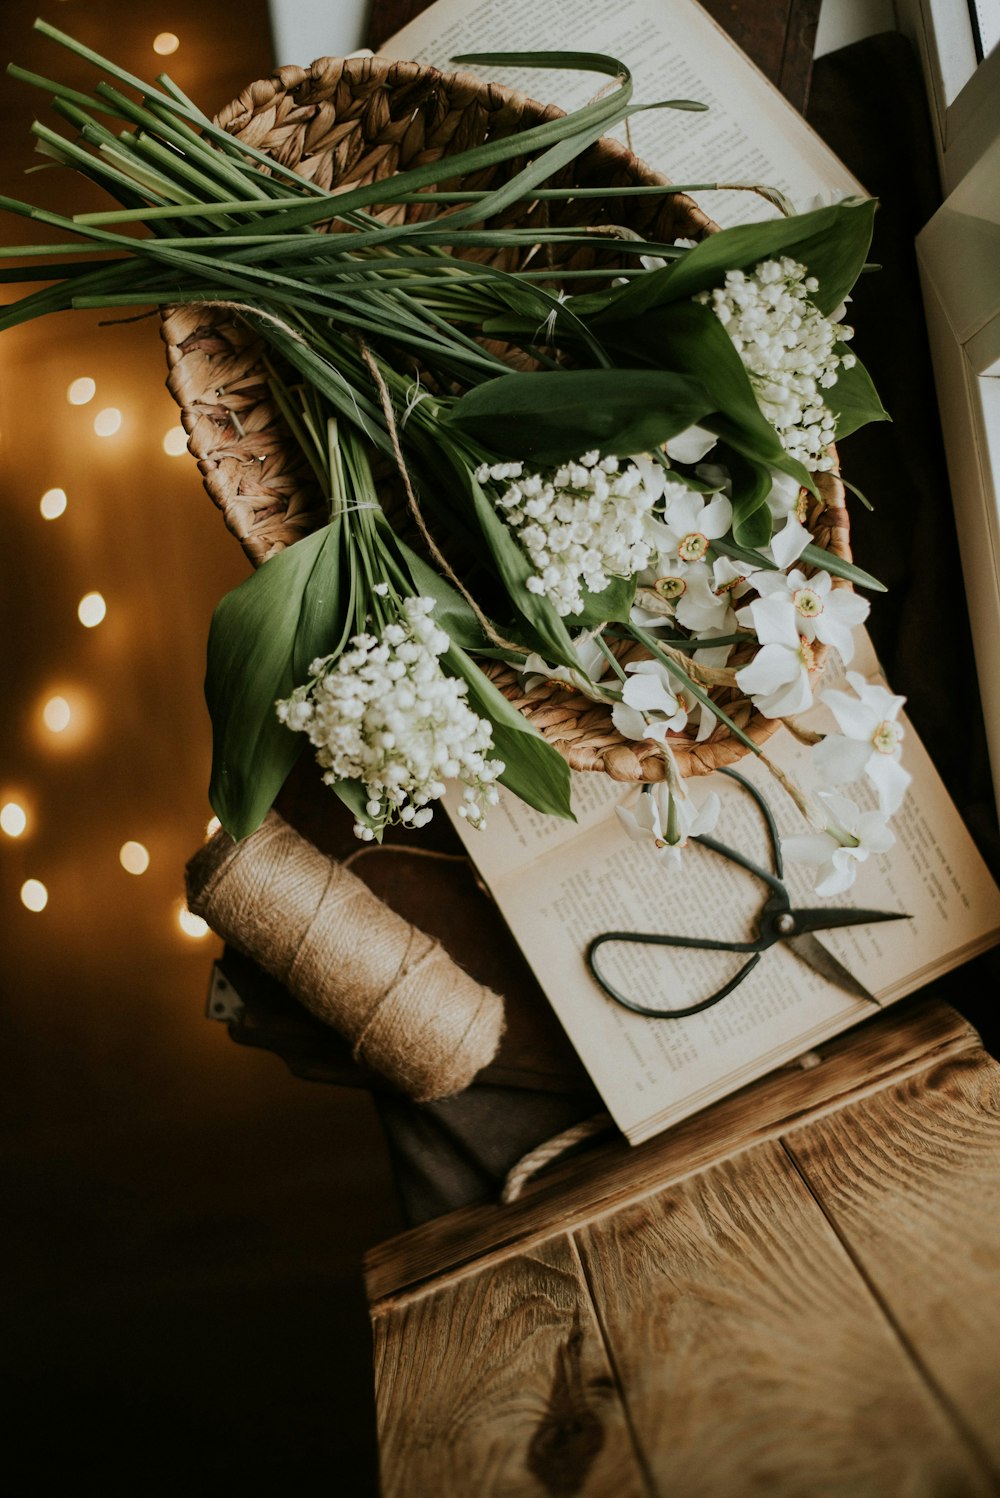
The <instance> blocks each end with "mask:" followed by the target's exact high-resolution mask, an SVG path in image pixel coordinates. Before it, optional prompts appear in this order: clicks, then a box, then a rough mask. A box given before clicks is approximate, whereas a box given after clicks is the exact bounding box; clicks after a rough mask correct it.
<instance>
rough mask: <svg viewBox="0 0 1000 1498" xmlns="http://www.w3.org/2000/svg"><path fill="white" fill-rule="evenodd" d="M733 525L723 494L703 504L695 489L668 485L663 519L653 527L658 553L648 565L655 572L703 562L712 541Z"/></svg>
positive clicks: (703, 501) (730, 506)
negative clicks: (679, 565) (655, 570)
mask: <svg viewBox="0 0 1000 1498" xmlns="http://www.w3.org/2000/svg"><path fill="white" fill-rule="evenodd" d="M732 523H733V507H732V504H731V503H730V501H729V500H728V499H727V498H726V496H725V495H724V494H716V495H714V496H713V497H712V499H710V500H709V501H708V502H707V503H706V502H705V500H704V499H703V498H702V496H701V495H700V494H699V493H698V492H697V490H695V489H688V488H686V487H682V486H681V485H680V484H671V485H668V489H667V503H666V509H665V511H664V515H663V520H662V522H661V523H660V524H658V525H657V528H656V535H657V541H658V553H657V555H656V556H655V557H654V558H652V559H651V562H650V565H651V566H652V567H654V568H656V569H658V570H665V569H667V568H675V567H676V566H677V564H678V563H681V564H683V565H690V564H691V563H693V562H701V561H703V560H704V558H705V556H706V554H707V552H708V549H709V547H710V545H711V544H712V542H713V541H718V540H719V538H720V537H721V536H724V535H725V534H726V532H727V531H728V530H729V527H730V526H731V525H732Z"/></svg>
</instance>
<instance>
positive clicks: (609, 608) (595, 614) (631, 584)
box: [566, 577, 635, 629]
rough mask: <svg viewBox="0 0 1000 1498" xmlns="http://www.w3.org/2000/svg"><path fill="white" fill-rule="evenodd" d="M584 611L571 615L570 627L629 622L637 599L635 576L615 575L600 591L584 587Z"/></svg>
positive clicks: (569, 618) (568, 619) (580, 627)
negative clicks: (596, 591) (594, 591)
mask: <svg viewBox="0 0 1000 1498" xmlns="http://www.w3.org/2000/svg"><path fill="white" fill-rule="evenodd" d="M582 592H583V603H584V606H583V611H582V612H581V613H579V614H572V615H570V616H569V617H568V618H567V620H566V623H567V625H568V626H569V628H570V629H592V628H593V627H594V625H595V624H627V623H628V621H629V614H630V612H631V609H632V604H633V602H634V601H635V578H634V577H615V578H612V580H611V582H610V583H609V584H608V586H607V587H606V588H603V589H602V590H601V592H600V593H591V591H590V589H589V588H583V589H582Z"/></svg>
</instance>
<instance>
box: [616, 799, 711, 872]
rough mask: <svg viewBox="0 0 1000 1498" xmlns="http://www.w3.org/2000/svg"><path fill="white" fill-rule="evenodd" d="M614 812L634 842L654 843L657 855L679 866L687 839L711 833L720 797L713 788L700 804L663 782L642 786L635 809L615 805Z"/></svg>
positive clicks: (653, 846) (664, 860) (666, 861)
mask: <svg viewBox="0 0 1000 1498" xmlns="http://www.w3.org/2000/svg"><path fill="white" fill-rule="evenodd" d="M615 812H616V814H617V816H618V820H619V821H620V822H621V824H622V826H623V827H624V829H625V831H626V833H627V834H628V836H629V837H630V838H631V839H632V841H633V842H638V843H646V844H647V846H648V845H652V848H653V851H654V853H655V854H656V856H657V858H659V859H661V860H662V861H663V862H665V863H669V864H671V865H673V866H674V867H676V868H680V866H681V849H682V848H683V847H684V846H685V845H686V843H687V841H688V838H691V837H698V836H699V835H700V834H702V833H708V832H711V831H712V830H713V828H714V827H715V824H716V822H717V821H718V820H719V798H718V796H717V795H716V794H715V792H714V791H712V792H710V793H709V794H708V795H707V796H706V797H705V799H704V801H702V802H701V803H700V804H699V803H698V802H697V801H695V799H694V797H693V796H683V797H682V796H678V795H677V794H676V793H675V792H674V791H672V790H671V789H670V787H669V786H668V785H667V784H666V783H662V782H661V783H660V784H658V785H647V786H644V787H643V789H642V792H641V794H640V796H639V800H638V802H637V803H636V806H635V809H634V810H632V811H630V810H628V809H627V808H626V807H624V806H616V807H615Z"/></svg>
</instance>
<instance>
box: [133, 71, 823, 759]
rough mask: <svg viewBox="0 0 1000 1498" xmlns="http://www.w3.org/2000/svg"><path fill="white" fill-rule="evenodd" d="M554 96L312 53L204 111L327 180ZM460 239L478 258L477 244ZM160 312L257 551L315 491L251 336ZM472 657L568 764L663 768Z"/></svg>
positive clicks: (562, 259)
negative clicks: (307, 61)
mask: <svg viewBox="0 0 1000 1498" xmlns="http://www.w3.org/2000/svg"><path fill="white" fill-rule="evenodd" d="M561 112H562V111H561V110H559V109H558V108H556V107H555V106H552V105H549V106H543V105H540V104H537V103H535V102H534V101H533V100H531V99H528V98H527V97H525V96H524V95H523V94H518V93H515V92H513V91H511V90H509V89H504V88H500V87H498V86H497V85H495V84H491V83H486V84H484V83H482V82H481V81H480V80H479V79H478V78H474V77H472V76H471V75H469V74H467V73H441V72H438V71H437V70H436V69H434V68H429V67H424V66H421V65H418V64H417V63H409V62H383V61H380V60H379V59H377V58H363V59H340V58H321V59H319V60H318V61H317V62H314V63H313V64H312V66H311V67H310V68H297V67H284V68H279V69H278V71H277V72H276V73H274V74H273V75H272V76H271V77H270V78H265V79H262V80H261V81H260V82H258V83H254V84H252V85H251V86H250V87H249V88H248V89H245V90H244V92H243V93H242V94H241V95H240V97H239V98H238V99H236V100H234V101H233V103H231V104H230V105H228V106H227V107H226V108H225V109H224V110H223V111H222V113H221V114H220V115H219V117H218V123H219V124H221V125H222V126H224V128H225V129H226V130H228V131H229V132H230V133H231V134H232V135H234V136H235V137H236V138H237V139H238V140H244V141H247V142H248V143H249V144H251V145H253V146H256V147H257V148H258V149H261V150H264V151H266V152H268V153H269V154H270V155H271V156H273V157H274V158H275V159H276V160H277V161H279V162H281V163H282V164H283V165H285V166H288V167H292V168H294V169H295V171H297V172H298V173H299V174H300V175H302V176H303V177H306V178H308V179H310V180H311V181H313V182H315V183H317V184H318V185H320V186H322V187H323V188H328V189H335V188H337V187H344V186H358V185H361V184H364V183H367V182H371V181H377V180H380V179H382V178H385V177H389V176H391V175H392V174H393V173H395V172H397V171H400V170H404V169H405V168H407V167H411V166H416V165H420V164H423V163H426V162H429V161H434V160H436V159H438V158H440V157H441V156H444V155H447V154H448V153H449V152H455V151H462V150H466V149H468V148H470V147H472V146H475V145H478V144H480V143H482V142H483V141H484V140H486V139H496V138H498V137H502V136H507V135H510V134H511V133H512V132H514V131H518V130H522V129H524V128H527V127H528V126H531V125H535V124H538V123H540V122H541V121H543V120H547V119H552V118H554V117H556V116H558V115H559V114H560V113H561ZM522 165H523V159H515V160H513V161H507V162H503V163H501V164H500V165H498V166H495V167H492V168H490V169H488V170H484V171H480V172H477V173H475V174H474V175H471V176H469V177H467V178H465V179H464V184H463V185H464V186H466V187H470V188H476V189H486V188H490V187H494V186H498V185H499V184H500V183H501V182H503V181H505V180H506V179H507V178H508V177H509V176H511V175H512V174H513V173H514V172H516V171H517V170H519V169H520V167H521V166H522ZM665 180H667V179H665V178H663V177H661V176H659V175H657V174H656V173H654V172H652V171H650V169H649V168H648V167H646V166H645V165H644V164H643V163H642V162H640V161H639V160H638V159H637V158H636V157H635V156H633V155H632V153H631V152H630V151H628V150H627V149H626V148H625V147H624V146H622V145H620V144H619V143H618V142H616V141H613V140H608V139H605V140H601V141H599V142H598V143H597V144H596V145H594V146H592V147H591V148H590V149H589V150H587V151H586V152H585V153H584V154H583V155H582V156H580V157H578V158H577V159H576V160H575V161H574V162H572V163H571V164H570V165H569V166H568V167H567V168H565V169H564V170H563V171H562V172H561V173H560V174H559V175H558V176H557V177H555V178H553V185H556V186H587V185H601V186H630V185H633V184H640V183H652V182H664V181H665ZM450 185H452V184H448V183H443V184H442V187H444V186H450ZM433 211H434V210H433V207H432V206H429V207H427V208H424V207H423V205H396V206H394V207H391V208H389V209H386V210H385V211H384V212H382V213H380V215H379V216H380V217H381V218H383V219H384V220H385V221H386V222H390V223H391V222H396V221H398V220H400V219H401V218H403V216H404V215H406V216H412V217H413V218H419V217H422V216H426V215H428V214H430V213H432V212H433ZM543 215H544V218H543ZM493 222H494V223H495V224H496V225H497V226H500V225H502V224H504V223H508V224H512V223H515V222H516V223H517V224H518V225H519V226H521V227H525V226H529V225H530V224H532V223H536V224H539V225H541V224H542V223H543V222H544V223H545V224H547V225H549V226H552V225H557V224H578V223H581V222H583V223H587V224H592V225H599V224H601V223H607V224H626V225H628V226H629V227H631V228H633V229H635V230H636V231H637V232H639V233H640V234H642V235H643V236H644V237H645V238H648V239H651V240H658V241H661V242H664V241H666V242H669V241H672V240H675V239H679V238H688V239H701V238H703V237H704V236H705V235H706V234H709V233H712V232H713V230H714V229H715V225H714V224H713V223H712V222H711V220H710V219H709V218H708V217H707V216H706V215H705V214H704V213H703V212H702V211H701V210H700V209H699V208H698V207H697V205H696V204H695V203H694V202H693V201H692V200H691V199H690V198H688V197H687V196H686V195H684V194H670V195H668V196H664V197H658V196H652V195H651V196H650V197H638V198H621V199H616V198H613V197H609V198H601V199H589V200H584V201H583V202H580V201H576V202H574V201H573V200H572V199H566V200H555V201H545V202H542V203H534V204H532V205H531V206H530V207H529V208H528V209H527V211H526V210H525V206H524V205H523V204H515V205H513V206H512V207H511V208H510V209H509V210H508V211H507V212H506V213H505V214H504V215H501V216H500V217H499V218H497V219H496V220H494V221H493ZM609 243H611V241H609ZM528 252H529V251H528V250H527V249H526V248H524V247H519V248H508V249H505V250H503V251H502V252H500V253H499V254H498V255H495V256H494V257H493V258H494V260H495V262H496V263H497V264H499V265H501V266H502V267H503V268H504V269H508V270H510V269H516V268H517V265H518V263H519V257H520V256H523V255H525V254H527V253H528ZM546 253H547V257H548V258H547V260H546V264H547V265H549V266H551V267H553V268H555V269H559V268H562V269H567V270H568V269H574V270H577V269H587V268H591V267H593V266H594V265H596V264H597V263H598V260H597V256H598V254H599V255H600V257H601V258H600V265H601V267H602V268H604V267H606V268H607V269H608V272H609V274H611V273H613V271H614V269H615V268H616V265H617V264H618V263H619V262H617V261H616V260H615V257H614V251H613V249H610V250H609V251H607V252H604V251H595V250H593V249H589V248H588V249H580V248H575V247H574V246H573V245H552V246H547V247H546ZM470 254H472V255H475V256H476V257H477V258H484V257H485V256H486V254H488V252H486V251H482V252H476V251H473V252H470ZM161 326H162V334H163V338H164V341H165V343H166V345H167V358H168V363H169V367H170V373H169V380H168V385H169V389H170V392H171V394H172V395H173V397H174V399H175V400H176V401H177V404H178V405H179V406H180V408H181V413H182V420H183V423H184V427H185V429H186V431H187V433H188V438H189V441H188V446H189V448H190V450H191V452H192V453H193V454H194V455H195V457H196V458H197V459H198V465H199V468H200V470H201V474H202V478H203V480H204V484H205V488H206V489H207V491H208V493H209V495H210V497H211V498H212V499H213V500H214V502H215V503H216V504H217V505H218V506H219V508H220V509H221V510H222V512H223V515H224V517H225V521H226V524H227V525H228V526H229V528H230V530H232V531H233V533H234V534H235V535H236V536H237V537H238V538H239V540H240V542H241V543H242V545H243V548H244V550H245V551H246V553H247V555H248V557H249V558H250V560H251V562H252V563H253V564H254V566H257V565H259V564H260V563H261V562H263V561H265V560H266V559H267V558H268V557H269V556H271V555H273V554H274V553H275V552H276V551H280V550H282V549H283V548H284V547H285V546H288V545H291V544H292V543H293V542H295V541H297V540H298V539H299V538H300V537H302V536H305V535H308V534H309V533H310V532H311V531H313V530H316V529H317V528H318V527H320V526H322V525H324V524H325V523H326V521H327V518H328V515H327V508H326V503H325V499H324V496H323V495H322V494H321V493H320V491H319V489H318V488H317V485H316V482H315V479H314V477H313V475H312V473H311V471H310V470H309V469H308V467H307V465H306V462H305V460H304V458H303V457H302V455H301V453H300V451H299V449H298V446H297V444H296V443H295V442H294V440H293V439H292V437H291V436H290V434H289V433H288V432H287V430H286V428H285V425H284V422H283V419H282V418H281V416H280V414H279V413H278V411H277V409H276V407H275V405H274V403H273V401H272V399H271V396H270V393H269V391H268V388H267V383H266V377H265V375H264V372H263V349H262V346H261V343H260V340H259V339H258V338H257V337H256V335H255V334H254V333H253V332H252V331H250V330H249V329H248V327H247V325H246V324H245V323H244V322H243V321H242V320H241V319H240V318H239V316H238V314H235V313H233V312H232V311H229V310H227V309H225V308H223V307H204V306H193V305H187V306H181V307H176V308H171V309H169V310H168V311H167V312H166V313H165V314H164V317H163V321H162V325H161ZM818 486H819V487H820V490H821V494H822V503H821V504H816V503H815V502H813V506H812V513H811V516H810V520H809V524H810V528H811V529H812V530H813V532H814V534H815V537H816V541H817V543H818V544H819V545H821V546H824V547H827V548H828V549H829V550H831V551H833V552H835V553H836V554H837V555H838V556H841V557H843V558H845V559H847V560H849V559H850V547H849V540H848V520H847V512H846V510H845V508H844V491H843V487H842V485H841V484H840V483H839V481H838V480H837V479H836V478H834V477H833V476H832V475H830V474H823V475H820V476H819V480H818ZM841 585H842V586H848V585H847V584H841ZM487 669H488V670H489V672H490V675H491V676H493V678H494V680H495V681H496V682H497V685H498V686H500V688H501V689H502V690H503V691H504V693H505V695H506V696H507V697H509V698H510V699H511V701H513V702H514V703H515V704H516V706H517V707H518V708H519V710H520V711H521V712H522V713H523V714H524V715H525V716H526V717H527V718H529V719H530V720H531V722H532V723H533V724H534V725H535V726H536V727H538V728H539V729H540V730H541V731H542V733H544V735H545V737H546V738H547V739H548V740H549V741H550V742H551V743H552V744H554V745H555V747H556V748H557V749H558V750H559V751H560V752H561V753H562V754H563V755H564V756H565V758H566V759H567V760H568V761H569V763H570V765H571V767H572V768H573V769H576V770H603V771H605V772H606V773H607V774H609V775H610V776H612V778H614V779H616V780H621V781H634V782H641V781H656V780H660V779H662V778H663V776H664V768H665V767H664V761H663V757H662V754H661V753H660V750H659V747H658V746H657V745H656V744H655V743H652V742H650V741H643V742H636V741H633V740H627V739H623V738H622V737H621V736H620V735H619V734H618V733H617V732H616V730H615V729H614V727H613V726H612V723H611V717H610V712H609V710H608V709H607V708H606V707H602V706H599V705H597V704H595V703H593V702H592V701H590V700H589V699H587V698H585V697H583V696H580V695H578V694H576V693H574V692H572V691H570V690H569V689H567V688H566V687H565V686H561V685H559V684H557V683H546V684H544V685H543V686H540V687H538V688H536V689H535V690H534V691H532V692H530V693H525V692H524V691H523V689H522V686H521V678H520V677H519V676H518V675H517V673H516V672H515V671H513V670H512V669H510V668H507V667H504V666H500V665H497V666H490V667H488V668H487ZM719 701H720V704H721V705H722V706H723V707H724V708H725V709H726V711H727V712H728V713H729V715H730V717H731V718H732V719H733V721H734V722H735V723H737V725H738V726H739V727H740V728H741V729H743V730H744V732H746V733H747V734H748V735H749V736H750V737H751V738H753V740H754V741H755V742H757V743H759V744H762V743H763V742H764V741H765V740H766V739H767V738H769V737H770V735H771V734H772V733H773V732H774V731H775V729H776V728H777V726H778V724H777V722H776V721H775V720H771V719H767V718H763V717H762V716H761V715H760V714H759V713H757V712H756V711H754V710H753V709H752V708H751V706H750V704H749V703H748V702H746V701H745V700H743V699H740V698H739V696H738V694H737V693H736V692H735V691H734V692H732V693H731V694H730V700H729V701H728V702H727V700H726V698H725V696H723V697H721V698H719ZM670 742H671V746H672V748H673V749H674V751H675V754H676V757H677V760H678V764H679V767H680V769H681V771H682V773H684V774H705V773H707V772H709V771H711V770H714V769H717V768H719V767H720V766H722V765H726V764H730V763H732V762H733V761H735V760H738V759H740V758H741V757H742V756H743V755H744V754H745V753H746V749H745V747H744V746H743V745H742V744H741V743H740V742H739V740H738V739H736V738H735V737H733V735H732V734H731V733H730V731H729V730H728V729H727V728H725V727H724V726H717V728H716V729H715V731H714V732H713V733H712V735H711V736H710V737H709V738H708V739H706V740H705V741H704V742H703V743H701V744H695V743H694V742H693V740H690V739H687V738H685V737H683V736H673V735H672V736H671V741H670Z"/></svg>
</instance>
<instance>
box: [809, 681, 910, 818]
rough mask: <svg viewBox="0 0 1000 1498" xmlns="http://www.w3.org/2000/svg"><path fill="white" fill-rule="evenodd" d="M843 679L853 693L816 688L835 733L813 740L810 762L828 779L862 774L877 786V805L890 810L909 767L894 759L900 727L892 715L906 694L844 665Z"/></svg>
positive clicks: (896, 804)
mask: <svg viewBox="0 0 1000 1498" xmlns="http://www.w3.org/2000/svg"><path fill="white" fill-rule="evenodd" d="M847 680H848V683H849V684H850V686H851V687H853V689H854V691H855V693H856V696H853V697H852V696H851V695H850V693H848V692H835V691H832V690H831V691H828V692H823V693H822V694H821V696H822V699H823V701H824V702H825V703H826V704H827V706H828V707H829V708H830V710H831V712H832V713H833V716H834V717H835V718H836V720H837V727H838V728H839V729H840V733H830V734H827V736H826V738H825V739H824V740H823V742H822V743H821V744H817V746H816V748H815V749H814V750H813V763H814V764H815V766H816V768H817V769H818V770H819V772H820V774H821V775H822V776H823V778H824V779H825V780H827V781H828V782H829V783H830V784H831V785H843V784H844V783H845V782H846V781H849V780H857V779H859V778H860V777H861V776H862V775H867V776H868V779H869V780H870V781H871V782H872V784H873V785H874V787H875V789H876V791H877V792H878V801H879V809H880V810H881V811H882V812H883V814H884V815H885V816H892V814H893V812H895V811H898V810H899V808H900V806H901V805H902V802H903V797H904V796H905V795H906V788H907V786H908V785H909V783H910V775H909V773H908V772H907V771H906V770H904V769H903V767H902V765H901V764H900V763H899V759H900V755H901V753H902V748H901V745H902V741H903V728H902V726H901V725H900V724H899V723H897V721H896V719H897V717H898V716H899V711H900V708H901V707H902V706H903V703H904V702H905V701H906V698H905V697H896V696H894V695H893V694H892V692H890V691H889V690H888V689H887V688H886V687H883V686H881V685H879V684H878V683H869V682H867V681H865V679H864V677H863V676H862V675H861V674H860V673H859V672H858V671H848V673H847Z"/></svg>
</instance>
